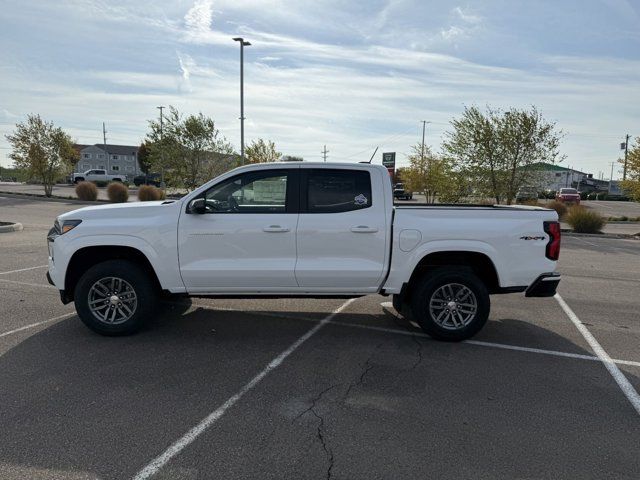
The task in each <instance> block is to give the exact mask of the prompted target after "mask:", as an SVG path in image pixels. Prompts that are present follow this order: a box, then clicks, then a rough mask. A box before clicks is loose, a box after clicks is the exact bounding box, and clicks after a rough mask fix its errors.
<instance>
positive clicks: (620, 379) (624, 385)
mask: <svg viewBox="0 0 640 480" xmlns="http://www.w3.org/2000/svg"><path fill="white" fill-rule="evenodd" d="M554 298H555V299H556V300H557V302H558V303H559V304H560V306H561V307H562V310H564V313H566V314H567V316H568V317H569V319H570V320H571V321H572V322H573V324H574V325H575V326H576V328H577V329H578V331H579V332H580V333H581V334H582V336H583V337H584V339H585V340H586V341H587V343H588V344H589V346H590V347H591V348H592V349H593V351H594V353H595V354H596V355H597V356H598V358H599V359H600V361H601V362H602V363H603V364H604V366H605V368H606V369H607V370H608V371H609V373H610V374H611V376H612V377H613V379H614V380H615V381H616V383H617V384H618V386H619V387H620V389H621V390H622V393H624V394H625V396H626V397H627V399H628V400H629V402H631V405H633V408H635V409H636V412H638V414H640V395H638V392H637V391H636V389H635V388H633V385H631V383H630V382H629V380H627V377H625V376H624V374H623V373H622V372H621V371H620V369H619V368H618V366H617V365H616V364H615V361H614V360H612V359H611V357H610V356H609V354H608V353H607V352H606V351H605V350H604V348H602V346H601V345H600V344H599V343H598V341H597V340H596V339H595V337H594V336H593V335H592V334H591V332H590V331H589V329H588V328H587V327H586V326H585V325H584V324H583V323H582V322H581V321H580V319H579V318H578V316H577V315H576V314H575V313H574V311H573V310H571V307H569V305H567V302H565V301H564V299H563V298H562V297H561V296H560V294H559V293H556V295H555V297H554Z"/></svg>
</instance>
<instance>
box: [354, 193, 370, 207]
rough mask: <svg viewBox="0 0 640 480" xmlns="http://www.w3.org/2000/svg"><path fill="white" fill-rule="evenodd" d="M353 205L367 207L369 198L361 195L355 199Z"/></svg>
mask: <svg viewBox="0 0 640 480" xmlns="http://www.w3.org/2000/svg"><path fill="white" fill-rule="evenodd" d="M353 203H355V204H356V205H366V204H367V197H365V196H364V195H363V194H360V195H358V196H357V197H356V198H354V199H353Z"/></svg>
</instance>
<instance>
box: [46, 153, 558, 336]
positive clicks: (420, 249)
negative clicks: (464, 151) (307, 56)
mask: <svg viewBox="0 0 640 480" xmlns="http://www.w3.org/2000/svg"><path fill="white" fill-rule="evenodd" d="M48 247H49V271H48V273H47V278H48V279H49V282H50V283H51V284H53V285H55V286H56V287H57V288H58V290H60V295H61V299H62V301H63V302H64V303H68V302H71V301H74V302H75V306H76V310H77V312H78V315H79V317H80V319H81V320H82V321H83V322H84V323H85V324H86V325H87V326H88V327H89V328H91V329H92V330H94V331H96V332H99V333H101V334H104V335H122V334H128V333H132V332H134V331H136V330H138V329H139V328H140V327H141V326H142V325H143V324H144V322H145V321H147V320H149V319H151V318H153V315H152V314H153V311H154V309H155V307H156V306H157V305H158V300H159V298H160V297H161V296H162V295H171V294H173V295H190V296H234V297H238V296H240V297H259V296H283V297H284V296H286V297H291V296H297V297H341V298H343V297H358V296H364V295H368V294H376V293H377V294H381V295H393V305H394V307H395V308H396V309H397V310H398V311H399V312H401V313H402V314H404V315H407V316H409V315H410V316H411V317H412V318H413V319H415V321H417V322H418V323H419V324H420V325H421V326H422V328H423V329H424V330H425V331H426V332H427V333H429V334H430V335H431V336H433V337H435V338H438V339H442V340H450V341H458V340H463V339H466V338H469V337H471V336H472V335H474V334H475V333H476V332H478V331H479V330H480V329H481V328H482V327H483V325H484V324H485V322H486V321H487V318H488V315H489V305H490V303H489V295H490V294H498V293H512V292H526V293H525V295H526V296H538V297H541V296H551V295H553V294H554V293H555V291H556V286H557V285H558V282H559V281H560V275H559V274H558V273H556V272H555V270H556V264H557V260H558V255H559V250H560V225H559V223H558V217H557V215H556V212H555V211H553V210H547V209H544V208H537V207H501V206H495V207H493V206H463V205H430V206H415V205H411V206H394V204H393V189H392V185H391V181H390V179H389V174H388V172H387V170H386V168H384V167H382V166H378V165H369V164H343V163H336V164H331V163H306V162H305V163H299V164H296V165H292V164H290V163H270V164H257V165H249V166H245V167H240V168H237V169H235V170H232V171H230V172H227V173H225V174H224V175H221V176H220V177H218V178H215V179H213V180H211V181H210V182H208V183H207V184H205V185H203V186H202V187H200V188H198V189H197V190H195V191H193V192H191V193H190V194H188V195H186V196H185V197H183V198H182V199H180V200H167V201H158V202H140V203H128V204H114V205H101V206H95V207H86V208H81V209H79V210H74V211H72V212H69V213H65V214H63V215H61V216H59V217H58V218H57V220H56V222H55V226H54V228H52V229H51V231H50V232H49V235H48Z"/></svg>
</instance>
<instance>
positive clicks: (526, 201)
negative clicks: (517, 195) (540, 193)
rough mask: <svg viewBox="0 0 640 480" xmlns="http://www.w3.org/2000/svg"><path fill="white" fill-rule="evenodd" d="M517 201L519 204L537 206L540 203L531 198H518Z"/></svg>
mask: <svg viewBox="0 0 640 480" xmlns="http://www.w3.org/2000/svg"><path fill="white" fill-rule="evenodd" d="M517 203H519V204H520V205H529V206H530V207H539V206H540V205H541V203H540V202H538V200H534V199H533V198H530V199H528V200H519V201H518V202H517Z"/></svg>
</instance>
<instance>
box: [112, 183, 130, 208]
mask: <svg viewBox="0 0 640 480" xmlns="http://www.w3.org/2000/svg"><path fill="white" fill-rule="evenodd" d="M107 196H108V197H109V201H110V202H113V203H125V202H126V201H127V200H129V189H128V188H127V187H126V186H125V185H123V184H122V183H120V182H111V183H110V184H109V186H108V187H107Z"/></svg>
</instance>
